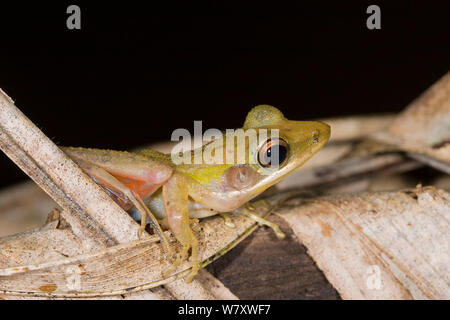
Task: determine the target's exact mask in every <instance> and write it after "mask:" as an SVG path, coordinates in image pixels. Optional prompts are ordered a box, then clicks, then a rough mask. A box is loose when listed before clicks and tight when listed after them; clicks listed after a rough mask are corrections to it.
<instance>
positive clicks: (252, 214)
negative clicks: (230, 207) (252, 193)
mask: <svg viewBox="0 0 450 320" xmlns="http://www.w3.org/2000/svg"><path fill="white" fill-rule="evenodd" d="M261 201H262V202H261ZM260 206H267V204H266V203H265V201H264V200H260V201H256V202H254V203H252V204H247V205H246V206H244V207H242V208H241V209H240V213H242V214H244V215H246V216H247V217H249V218H251V219H253V220H255V221H256V222H257V223H258V224H259V225H263V226H267V227H269V228H271V229H272V230H273V232H275V235H276V236H277V238H278V239H284V238H285V237H286V235H285V234H284V232H283V231H281V229H280V227H279V226H278V225H277V224H276V223H273V222H270V221H268V220H266V219H264V218H262V217H260V216H259V215H258V214H257V213H256V211H257V208H258V207H260Z"/></svg>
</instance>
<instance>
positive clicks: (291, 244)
mask: <svg viewBox="0 0 450 320" xmlns="http://www.w3.org/2000/svg"><path fill="white" fill-rule="evenodd" d="M269 220H270V221H272V222H276V223H277V224H278V225H279V226H280V228H281V229H282V231H283V232H284V233H285V234H286V238H285V239H283V240H279V239H277V237H276V236H275V234H274V232H273V231H272V230H270V229H269V228H266V227H262V228H259V229H258V230H256V231H255V232H254V233H253V234H252V235H250V236H249V237H248V238H247V239H245V240H244V241H243V242H241V243H240V244H239V245H238V246H237V247H235V248H234V249H233V250H231V251H230V252H229V253H228V254H226V255H225V256H224V257H222V258H221V259H219V260H217V261H215V262H213V263H212V264H211V265H209V266H208V267H207V269H208V271H209V272H210V273H211V274H212V275H214V276H215V277H216V278H217V279H219V280H220V281H222V283H223V284H224V285H225V286H226V287H227V288H228V289H230V291H231V292H233V293H234V294H235V295H236V296H238V297H239V298H240V299H275V300H277V299H283V300H286V299H288V300H304V299H331V300H335V299H340V296H339V293H338V292H337V291H336V290H335V289H334V288H333V286H332V285H331V284H330V283H329V282H328V280H327V279H326V278H325V276H324V274H323V272H322V271H320V269H319V268H318V267H317V265H316V264H315V262H314V260H313V259H312V258H311V257H310V256H309V255H308V254H307V252H306V248H305V246H303V245H302V244H301V243H300V241H298V239H297V237H295V235H294V233H293V232H292V230H291V228H289V226H288V225H287V224H286V222H284V221H283V220H282V219H281V218H279V217H276V216H271V217H270V218H269Z"/></svg>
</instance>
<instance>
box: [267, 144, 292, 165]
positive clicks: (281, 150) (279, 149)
mask: <svg viewBox="0 0 450 320" xmlns="http://www.w3.org/2000/svg"><path fill="white" fill-rule="evenodd" d="M272 149H273V155H274V157H272ZM277 154H278V157H277ZM286 156H287V149H286V147H284V146H280V145H279V144H278V145H274V146H272V147H270V148H268V149H267V151H266V161H265V162H266V163H267V164H268V165H270V166H272V165H279V164H280V163H283V162H284V160H286ZM277 158H278V159H277Z"/></svg>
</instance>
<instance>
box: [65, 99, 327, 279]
mask: <svg viewBox="0 0 450 320" xmlns="http://www.w3.org/2000/svg"><path fill="white" fill-rule="evenodd" d="M242 129H243V132H244V133H246V132H248V130H250V129H251V130H255V131H256V132H257V135H258V138H259V139H258V143H257V144H250V143H248V141H247V140H245V139H244V140H243V141H241V142H240V143H239V141H238V143H233V146H232V148H231V150H234V152H235V153H237V152H238V149H239V148H241V149H240V150H242V148H243V149H244V150H245V157H244V160H243V161H240V162H239V163H236V162H234V163H223V161H221V162H220V163H218V162H217V161H216V158H215V157H213V156H212V155H211V153H203V157H204V158H203V159H204V160H206V161H204V163H203V164H178V165H177V164H175V163H174V162H173V161H172V159H171V156H170V155H168V154H162V153H159V152H157V151H154V150H151V149H144V150H141V151H140V152H138V153H130V152H121V151H113V150H99V149H86V148H67V147H64V148H62V149H63V150H64V151H65V152H66V153H67V154H68V155H69V156H70V157H71V158H72V159H73V160H74V161H75V162H77V163H78V164H79V165H80V167H81V168H82V169H83V170H84V171H85V172H86V173H87V174H88V175H89V176H91V177H92V178H93V179H94V181H95V182H96V183H97V184H99V185H100V186H101V187H102V188H103V189H104V190H105V191H106V192H107V193H108V194H109V195H110V196H111V197H112V198H113V199H114V200H116V202H118V203H119V204H120V205H121V206H122V207H123V208H124V209H130V208H132V207H135V209H136V210H137V211H138V212H139V213H140V215H141V218H142V219H141V229H140V233H141V232H142V230H143V228H144V227H145V225H146V219H145V217H146V216H149V217H150V224H151V225H152V227H153V228H154V229H155V230H156V232H157V233H158V234H159V236H160V237H161V238H162V240H163V243H164V244H165V245H166V246H167V249H168V250H170V247H169V244H168V242H167V239H166V238H165V236H164V234H163V232H162V230H161V227H160V225H159V222H158V220H157V219H156V217H158V218H159V219H164V221H165V223H167V225H168V227H169V228H170V230H171V231H172V233H173V234H174V236H175V237H176V238H177V240H178V241H179V242H180V243H181V244H182V251H181V253H180V254H179V255H178V257H177V258H176V259H175V261H174V263H173V265H172V268H171V269H170V270H169V272H171V271H172V270H174V269H175V268H176V267H177V265H178V263H179V262H180V261H182V260H183V259H184V258H185V257H186V255H187V253H188V250H189V249H191V255H192V261H193V266H192V272H191V273H190V275H189V276H188V278H187V280H188V281H190V280H192V277H193V276H194V275H195V274H196V273H197V271H198V262H197V251H198V244H197V239H196V237H195V235H194V233H193V232H192V230H191V228H190V221H189V219H190V218H198V217H206V216H209V215H213V214H217V213H221V212H228V211H231V210H234V209H236V208H239V207H241V206H242V205H244V204H245V203H246V202H248V201H249V200H251V199H252V198H254V197H255V196H257V195H258V194H260V193H261V192H263V191H264V190H266V189H267V188H269V187H270V186H272V185H274V184H276V183H277V182H278V181H280V180H281V179H283V178H284V177H286V176H287V175H289V174H290V173H292V172H293V171H295V170H296V169H297V168H298V167H300V166H301V165H302V164H303V163H305V162H306V161H307V160H308V159H309V158H311V157H312V156H313V155H314V154H315V153H316V152H317V151H319V150H320V149H321V148H322V147H323V146H324V145H325V143H326V142H327V141H328V139H329V137H330V127H329V126H328V125H327V124H324V123H321V122H316V121H291V120H288V119H286V118H285V117H284V116H283V114H282V113H281V112H280V111H279V110H278V109H277V108H275V107H272V106H268V105H260V106H256V107H254V108H253V109H252V110H251V111H250V112H249V113H248V115H247V118H246V120H245V123H244V126H243V128H242ZM260 129H264V130H265V132H269V133H270V132H274V131H271V130H277V131H276V132H277V133H278V135H277V136H276V137H273V136H271V135H270V134H269V135H266V136H264V137H267V139H266V140H264V139H261V138H262V137H263V136H261V134H260V133H259V132H262V131H261V130H260ZM227 134H228V133H226V134H224V136H223V137H222V138H223V139H222V144H218V145H217V141H215V142H214V141H213V142H211V143H216V145H215V148H216V149H215V150H216V151H217V150H222V152H223V155H225V154H226V152H229V151H230V149H229V148H226V141H228V140H227V139H226V138H227ZM230 134H231V133H230ZM207 146H208V145H205V146H203V147H202V149H203V150H206V148H207ZM217 146H219V147H221V148H222V149H220V148H218V147H217ZM275 150H276V151H277V152H278V155H279V158H278V160H279V161H278V162H279V163H278V162H277V163H275V165H274V164H273V163H270V161H272V162H273V161H274V160H273V158H270V154H271V152H274V151H275ZM197 151H198V150H197ZM194 154H195V151H192V152H190V156H191V157H194ZM208 155H209V156H210V158H207V159H205V157H207V156H208ZM267 159H269V160H270V159H271V160H270V161H269V162H268V160H267ZM222 160H223V158H222ZM205 163H207V164H205ZM144 200H145V203H146V204H144Z"/></svg>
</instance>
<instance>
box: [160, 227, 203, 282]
mask: <svg viewBox="0 0 450 320" xmlns="http://www.w3.org/2000/svg"><path fill="white" fill-rule="evenodd" d="M187 233H188V238H186V239H189V240H188V241H186V242H184V243H182V249H181V252H179V253H177V254H176V255H175V260H174V261H173V263H172V265H170V266H169V267H168V268H167V269H166V270H164V271H163V277H164V278H166V277H167V276H169V275H170V274H171V273H172V272H173V271H175V270H176V269H177V268H178V266H179V264H180V263H181V262H182V261H183V260H185V259H186V257H187V255H188V252H189V249H191V259H192V271H191V272H190V273H189V275H188V276H187V277H186V282H191V281H192V279H193V278H194V276H195V275H196V274H197V273H198V268H199V266H198V241H197V238H196V237H195V235H194V233H193V232H192V231H191V230H190V229H189V231H188V232H187Z"/></svg>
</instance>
